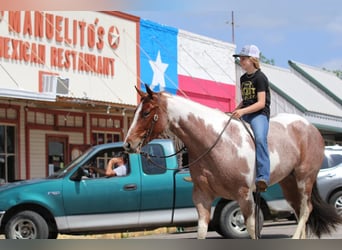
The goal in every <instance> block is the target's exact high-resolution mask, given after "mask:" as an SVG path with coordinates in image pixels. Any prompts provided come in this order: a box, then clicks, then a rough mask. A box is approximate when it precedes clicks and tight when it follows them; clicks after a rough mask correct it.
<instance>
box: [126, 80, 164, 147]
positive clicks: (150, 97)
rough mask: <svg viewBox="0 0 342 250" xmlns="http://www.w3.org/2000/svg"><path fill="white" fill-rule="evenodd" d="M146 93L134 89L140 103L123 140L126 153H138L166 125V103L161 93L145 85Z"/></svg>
mask: <svg viewBox="0 0 342 250" xmlns="http://www.w3.org/2000/svg"><path fill="white" fill-rule="evenodd" d="M145 87H146V90H147V93H144V92H142V91H141V90H139V89H137V88H135V89H136V90H137V92H138V94H139V95H140V96H141V102H140V104H139V105H138V107H137V108H136V110H135V114H134V118H133V122H132V124H131V126H130V128H129V130H128V133H127V136H126V138H125V143H124V148H125V150H126V151H130V152H139V151H140V149H141V147H142V146H144V145H145V144H147V143H148V142H149V141H151V140H153V139H155V138H157V137H158V136H159V135H160V134H161V133H162V132H163V131H164V130H165V129H166V126H167V124H168V122H167V121H168V119H167V114H166V102H165V98H163V96H162V93H156V92H153V91H152V90H151V89H150V88H149V87H148V85H147V84H145Z"/></svg>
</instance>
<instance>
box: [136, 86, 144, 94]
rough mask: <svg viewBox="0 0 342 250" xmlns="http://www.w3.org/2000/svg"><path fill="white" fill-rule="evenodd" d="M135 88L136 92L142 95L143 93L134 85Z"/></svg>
mask: <svg viewBox="0 0 342 250" xmlns="http://www.w3.org/2000/svg"><path fill="white" fill-rule="evenodd" d="M134 88H135V90H136V91H137V92H138V94H139V95H140V97H144V96H145V93H144V92H142V91H141V90H140V89H138V88H137V86H134Z"/></svg>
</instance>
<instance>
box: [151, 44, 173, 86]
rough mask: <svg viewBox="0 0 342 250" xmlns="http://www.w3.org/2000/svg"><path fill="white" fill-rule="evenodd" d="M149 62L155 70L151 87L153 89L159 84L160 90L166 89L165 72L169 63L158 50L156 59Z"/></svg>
mask: <svg viewBox="0 0 342 250" xmlns="http://www.w3.org/2000/svg"><path fill="white" fill-rule="evenodd" d="M149 63H150V65H151V68H152V71H153V79H152V83H151V86H150V88H151V89H152V90H153V89H154V88H155V87H156V86H158V84H159V90H160V91H162V90H165V78H164V73H165V71H166V69H167V67H168V66H169V65H168V64H166V63H163V62H162V61H161V57H160V51H158V55H157V58H156V60H155V61H152V60H150V61H149Z"/></svg>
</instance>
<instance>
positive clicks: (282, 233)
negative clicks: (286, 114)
mask: <svg viewBox="0 0 342 250" xmlns="http://www.w3.org/2000/svg"><path fill="white" fill-rule="evenodd" d="M296 226H297V224H296V223H295V222H293V221H287V220H284V221H282V222H265V224H264V226H263V229H262V231H261V239H290V238H291V237H292V235H293V233H294V232H295V229H296ZM69 238H70V239H91V237H88V236H83V235H79V236H70V237H66V239H69ZM196 238H197V232H196V227H193V228H185V232H182V233H178V232H177V233H161V234H151V235H144V236H137V237H130V238H129V239H196ZM308 238H309V239H317V238H316V237H313V236H312V237H308ZM0 239H4V235H0ZM59 239H61V238H59ZM207 239H223V237H222V236H221V235H219V234H217V233H216V232H208V235H207ZM321 239H342V225H341V226H339V227H338V228H337V230H336V231H335V232H333V233H332V234H331V235H323V236H322V237H321Z"/></svg>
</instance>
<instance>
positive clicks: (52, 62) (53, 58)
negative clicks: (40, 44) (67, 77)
mask: <svg viewBox="0 0 342 250" xmlns="http://www.w3.org/2000/svg"><path fill="white" fill-rule="evenodd" d="M50 65H51V67H56V66H57V48H56V47H51V49H50Z"/></svg>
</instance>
